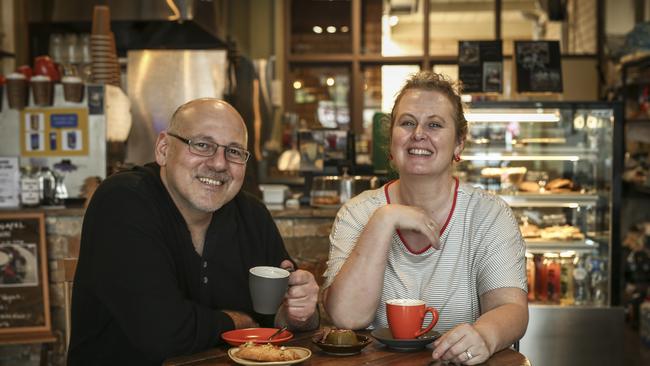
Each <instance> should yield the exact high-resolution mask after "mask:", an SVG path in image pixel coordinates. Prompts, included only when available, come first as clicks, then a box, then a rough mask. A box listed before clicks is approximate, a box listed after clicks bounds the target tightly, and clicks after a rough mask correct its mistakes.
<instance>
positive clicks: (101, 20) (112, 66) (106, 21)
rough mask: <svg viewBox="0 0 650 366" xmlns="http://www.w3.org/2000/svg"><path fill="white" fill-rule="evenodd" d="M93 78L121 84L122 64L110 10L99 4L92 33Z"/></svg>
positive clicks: (95, 9) (94, 13)
mask: <svg viewBox="0 0 650 366" xmlns="http://www.w3.org/2000/svg"><path fill="white" fill-rule="evenodd" d="M90 55H91V58H92V72H93V80H94V81H95V82H96V83H105V84H112V85H116V86H119V85H120V65H119V63H118V61H117V51H116V47H115V35H114V34H113V32H111V22H110V11H109V8H108V7H107V6H103V5H97V6H95V8H94V12H93V26H92V34H91V35H90Z"/></svg>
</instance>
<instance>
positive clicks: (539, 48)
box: [515, 41, 562, 93]
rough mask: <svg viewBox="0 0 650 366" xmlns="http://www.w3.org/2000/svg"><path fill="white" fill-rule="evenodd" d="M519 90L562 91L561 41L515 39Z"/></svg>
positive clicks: (522, 91) (521, 91)
mask: <svg viewBox="0 0 650 366" xmlns="http://www.w3.org/2000/svg"><path fill="white" fill-rule="evenodd" d="M515 64H516V68H517V91H518V92H519V93H526V92H550V93H561V92H562V55H561V53H560V42H559V41H515Z"/></svg>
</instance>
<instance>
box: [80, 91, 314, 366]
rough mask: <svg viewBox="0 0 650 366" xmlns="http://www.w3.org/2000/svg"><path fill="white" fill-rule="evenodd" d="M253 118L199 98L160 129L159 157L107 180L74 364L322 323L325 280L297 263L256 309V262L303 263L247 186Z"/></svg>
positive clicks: (130, 361) (92, 208) (156, 355)
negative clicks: (267, 306)
mask: <svg viewBox="0 0 650 366" xmlns="http://www.w3.org/2000/svg"><path fill="white" fill-rule="evenodd" d="M247 138H248V137H247V131H246V126H245V124H244V121H243V120H242V118H241V116H240V115H239V113H237V111H236V110H235V109H234V108H233V107H232V106H230V105H229V104H228V103H226V102H223V101H221V100H217V99H198V100H194V101H190V102H188V103H186V104H184V105H182V106H180V107H179V108H178V109H177V110H176V112H174V114H173V116H172V118H171V121H170V124H169V128H168V129H167V131H163V132H161V133H160V135H159V136H158V139H157V141H156V146H155V153H156V163H151V164H147V165H145V166H143V167H137V168H135V169H133V170H131V171H128V172H123V173H119V174H116V175H114V176H111V177H109V178H108V179H106V181H105V182H104V183H102V184H101V185H100V186H99V188H98V189H97V191H96V192H95V194H94V195H93V198H92V201H91V202H90V205H89V207H88V210H87V211H86V215H85V217H84V224H83V231H82V235H81V249H80V254H79V262H78V267H77V272H76V276H75V282H74V291H73V297H72V337H71V341H70V349H69V356H68V364H69V365H104V364H106V365H109V364H110V365H148V364H151V365H154V364H155V365H160V363H161V362H162V361H163V360H164V359H165V358H168V357H171V356H177V355H183V354H189V353H194V352H198V351H201V350H204V349H206V348H209V347H213V346H215V345H217V344H218V343H219V342H220V335H221V333H222V332H224V331H227V330H231V329H235V328H248V327H256V326H260V325H262V326H274V325H275V326H282V325H288V326H289V327H290V329H294V330H308V329H314V328H316V327H317V326H318V311H317V308H316V302H317V297H318V285H317V284H316V281H315V280H314V277H313V276H312V275H311V273H309V272H307V271H303V270H297V271H295V272H293V273H291V276H290V278H289V284H290V285H291V286H290V289H289V291H288V292H287V295H286V299H285V302H284V303H283V304H282V306H281V307H280V309H279V310H278V313H277V314H276V315H275V316H263V315H260V314H256V313H254V311H253V307H252V303H251V299H250V295H249V290H248V269H249V268H251V267H254V266H258V265H270V266H281V267H283V268H291V267H293V266H294V265H293V262H292V261H291V260H290V258H289V255H288V254H287V252H286V250H285V248H284V243H283V241H282V238H281V237H280V234H279V232H278V230H277V228H276V227H275V224H274V222H273V220H272V218H271V215H270V214H269V212H268V210H267V209H266V208H265V206H264V205H263V204H262V203H260V202H259V201H258V200H257V199H255V198H253V197H252V196H250V195H248V194H247V193H245V192H242V191H241V190H240V188H241V186H242V183H243V180H244V173H245V170H246V162H247V161H248V159H249V157H250V153H249V152H248V151H246V146H247V145H246V144H247Z"/></svg>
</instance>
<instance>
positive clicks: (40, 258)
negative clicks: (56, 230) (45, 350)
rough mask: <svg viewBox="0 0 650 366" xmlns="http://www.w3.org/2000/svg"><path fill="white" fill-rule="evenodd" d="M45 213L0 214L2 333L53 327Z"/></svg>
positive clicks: (16, 332) (0, 332) (37, 331)
mask: <svg viewBox="0 0 650 366" xmlns="http://www.w3.org/2000/svg"><path fill="white" fill-rule="evenodd" d="M48 283H49V282H48V275H47V255H46V251H45V219H44V215H43V213H27V212H21V213H16V212H14V213H0V336H3V338H5V339H6V336H8V335H11V334H16V335H26V334H27V333H44V332H49V331H50V330H51V323H50V311H49V309H50V301H49V291H48Z"/></svg>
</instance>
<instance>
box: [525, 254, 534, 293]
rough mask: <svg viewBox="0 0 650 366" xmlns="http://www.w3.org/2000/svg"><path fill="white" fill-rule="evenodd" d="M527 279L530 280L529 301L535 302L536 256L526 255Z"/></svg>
mask: <svg viewBox="0 0 650 366" xmlns="http://www.w3.org/2000/svg"><path fill="white" fill-rule="evenodd" d="M526 277H527V278H528V301H529V302H532V301H535V260H534V256H533V255H532V254H530V253H526Z"/></svg>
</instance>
